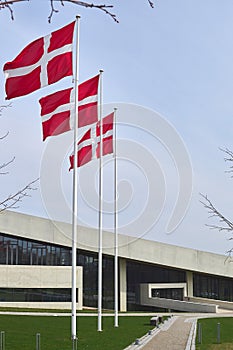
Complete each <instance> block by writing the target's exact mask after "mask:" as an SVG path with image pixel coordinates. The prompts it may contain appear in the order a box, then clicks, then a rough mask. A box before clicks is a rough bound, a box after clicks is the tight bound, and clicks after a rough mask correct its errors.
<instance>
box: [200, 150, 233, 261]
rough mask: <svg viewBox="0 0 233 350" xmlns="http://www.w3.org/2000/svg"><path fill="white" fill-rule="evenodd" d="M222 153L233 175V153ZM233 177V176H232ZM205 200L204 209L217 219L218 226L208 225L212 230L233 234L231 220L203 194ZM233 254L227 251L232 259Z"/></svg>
mask: <svg viewBox="0 0 233 350" xmlns="http://www.w3.org/2000/svg"><path fill="white" fill-rule="evenodd" d="M220 150H221V151H222V152H224V154H225V156H224V160H225V161H226V162H228V163H230V166H229V170H227V171H226V172H227V173H233V151H231V150H229V149H228V148H220ZM231 177H233V175H232V176H231ZM201 196H202V198H203V200H201V201H200V202H201V203H202V204H203V205H204V207H205V208H206V209H207V210H208V213H209V214H210V216H209V217H210V218H216V219H217V224H206V226H208V227H209V228H211V229H216V230H218V231H219V232H227V233H233V221H232V220H229V219H228V218H227V217H226V216H225V215H223V214H222V213H221V212H220V211H219V210H218V209H217V208H216V206H215V205H214V204H213V202H212V201H211V200H210V199H209V197H208V196H207V195H203V194H201ZM232 239H233V237H230V238H229V240H232ZM232 253H233V248H231V249H229V250H228V251H227V254H228V256H229V257H230V258H231V257H232Z"/></svg>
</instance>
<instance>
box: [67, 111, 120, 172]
mask: <svg viewBox="0 0 233 350" xmlns="http://www.w3.org/2000/svg"><path fill="white" fill-rule="evenodd" d="M113 117H114V113H111V114H109V115H108V116H106V117H105V118H103V120H102V142H103V148H102V155H103V156H105V155H107V154H110V153H113ZM99 157H100V122H98V123H96V124H95V125H93V126H92V127H91V128H90V129H89V130H88V131H87V132H86V133H85V134H84V136H83V137H82V138H81V140H80V141H79V142H78V167H80V166H82V165H84V164H86V163H88V162H90V161H91V160H93V159H96V158H99ZM73 168H74V154H72V155H71V156H70V169H69V170H71V169H73Z"/></svg>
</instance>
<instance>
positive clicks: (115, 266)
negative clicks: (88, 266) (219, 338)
mask: <svg viewBox="0 0 233 350" xmlns="http://www.w3.org/2000/svg"><path fill="white" fill-rule="evenodd" d="M116 112H117V108H114V126H115V128H114V233H115V247H114V248H115V252H114V253H115V254H114V281H115V282H114V286H115V317H114V326H115V327H118V326H119V323H118V231H117V224H118V221H117V133H116Z"/></svg>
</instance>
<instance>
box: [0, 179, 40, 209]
mask: <svg viewBox="0 0 233 350" xmlns="http://www.w3.org/2000/svg"><path fill="white" fill-rule="evenodd" d="M38 180H39V179H36V180H34V181H32V182H30V183H29V184H28V185H26V186H25V187H24V188H22V189H21V190H19V191H17V192H16V193H15V194H13V195H9V196H8V197H7V198H6V199H5V200H3V201H2V202H0V213H1V212H3V211H4V210H6V209H16V208H18V206H16V204H17V203H19V202H21V201H22V199H23V198H24V197H29V194H28V192H29V191H34V190H36V189H37V188H35V187H33V185H34V184H35V183H36V182H37V181H38Z"/></svg>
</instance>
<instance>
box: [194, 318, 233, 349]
mask: <svg viewBox="0 0 233 350" xmlns="http://www.w3.org/2000/svg"><path fill="white" fill-rule="evenodd" d="M198 323H200V324H201V327H202V344H198V329H199V326H198V324H197V337H196V349H197V350H207V349H208V350H217V349H219V350H233V318H232V317H222V318H206V319H200V320H198ZM217 323H220V344H218V343H217Z"/></svg>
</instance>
